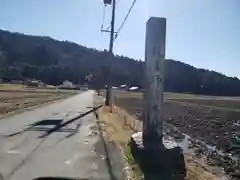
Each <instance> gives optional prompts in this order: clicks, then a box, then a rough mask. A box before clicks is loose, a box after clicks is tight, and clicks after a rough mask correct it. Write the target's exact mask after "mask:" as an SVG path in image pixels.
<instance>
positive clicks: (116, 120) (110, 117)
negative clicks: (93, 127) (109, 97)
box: [95, 96, 142, 180]
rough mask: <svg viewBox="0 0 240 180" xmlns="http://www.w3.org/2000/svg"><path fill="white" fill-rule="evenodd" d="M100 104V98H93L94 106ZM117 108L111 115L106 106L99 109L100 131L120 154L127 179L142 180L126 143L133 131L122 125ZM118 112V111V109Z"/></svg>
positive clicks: (126, 125)
mask: <svg viewBox="0 0 240 180" xmlns="http://www.w3.org/2000/svg"><path fill="white" fill-rule="evenodd" d="M99 103H102V100H101V98H100V97H97V96H96V97H95V106H97V105H99ZM116 108H117V107H115V108H114V111H113V113H110V109H109V108H108V107H106V106H103V107H102V108H100V109H99V110H98V111H97V113H98V116H99V121H100V124H101V131H102V132H103V135H104V138H106V140H107V141H110V142H111V141H112V142H114V143H115V144H116V145H117V146H118V148H119V149H120V150H121V152H122V156H123V158H124V162H125V164H124V167H125V169H124V171H125V175H126V176H127V179H129V180H131V179H135V180H137V179H142V172H141V170H140V168H139V167H138V165H137V164H136V163H135V161H134V159H133V157H132V155H131V151H130V147H129V146H128V142H129V140H130V138H131V135H132V133H133V130H132V129H131V128H129V126H128V124H124V121H122V119H121V116H120V115H119V114H118V113H117V109H116ZM118 110H119V111H120V109H118Z"/></svg>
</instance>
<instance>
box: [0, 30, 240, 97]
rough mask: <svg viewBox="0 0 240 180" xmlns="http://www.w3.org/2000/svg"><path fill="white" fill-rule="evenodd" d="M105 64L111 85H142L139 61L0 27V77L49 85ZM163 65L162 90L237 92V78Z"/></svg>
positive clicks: (97, 74) (100, 70)
mask: <svg viewBox="0 0 240 180" xmlns="http://www.w3.org/2000/svg"><path fill="white" fill-rule="evenodd" d="M109 64H110V65H111V67H112V76H111V77H112V80H113V83H114V84H115V85H121V84H129V85H139V86H141V85H142V81H143V75H144V72H143V69H144V63H143V62H142V61H139V60H138V61H137V60H134V59H131V58H128V57H124V56H115V57H113V58H112V59H111V60H109V58H107V53H106V52H102V51H98V50H96V49H90V48H86V47H84V46H81V45H78V44H75V43H72V42H68V41H57V40H54V39H52V38H49V37H41V36H29V35H23V34H19V33H11V32H8V31H2V30H0V78H1V79H3V80H13V79H15V80H16V79H26V78H34V79H39V80H42V81H43V82H45V83H47V84H53V85H57V84H60V83H62V81H64V80H71V81H73V82H74V83H84V81H85V76H86V75H89V74H93V75H95V77H102V73H103V70H104V67H105V66H106V65H109ZM165 67H166V69H165V81H164V83H165V91H171V92H190V93H199V94H211V95H232V96H234V95H240V80H239V79H237V78H231V77H227V76H225V75H222V74H220V73H217V72H214V71H208V70H204V69H197V68H195V67H192V66H190V65H187V64H184V63H182V62H179V61H174V60H166V63H165ZM103 79H104V78H103Z"/></svg>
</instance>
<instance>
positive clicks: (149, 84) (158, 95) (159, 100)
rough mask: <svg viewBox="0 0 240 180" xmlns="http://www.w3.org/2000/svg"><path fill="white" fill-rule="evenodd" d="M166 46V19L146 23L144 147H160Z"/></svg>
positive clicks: (151, 20)
mask: <svg viewBox="0 0 240 180" xmlns="http://www.w3.org/2000/svg"><path fill="white" fill-rule="evenodd" d="M165 44H166V19H165V18H157V17H151V18H150V19H149V20H148V21H147V27H146V41H145V64H146V67H145V87H144V90H145V92H144V103H145V108H144V112H143V113H144V119H143V143H144V146H145V147H147V146H162V144H163V143H162V119H161V115H162V104H163V74H164V64H163V63H164V59H165Z"/></svg>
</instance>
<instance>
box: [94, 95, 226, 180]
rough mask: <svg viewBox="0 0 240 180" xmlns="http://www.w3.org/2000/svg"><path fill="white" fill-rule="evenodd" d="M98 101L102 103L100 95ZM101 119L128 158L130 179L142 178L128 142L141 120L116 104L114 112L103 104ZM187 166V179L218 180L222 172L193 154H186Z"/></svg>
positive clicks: (106, 131) (110, 137)
mask: <svg viewBox="0 0 240 180" xmlns="http://www.w3.org/2000/svg"><path fill="white" fill-rule="evenodd" d="M96 101H97V102H98V103H100V101H101V100H99V97H97V98H96ZM98 115H99V119H100V121H101V124H102V128H101V130H102V131H103V133H104V135H105V136H106V137H107V138H108V139H109V140H110V141H113V142H115V143H116V144H117V145H118V147H119V148H120V149H122V151H123V154H124V156H125V160H126V166H125V167H126V171H127V172H126V173H127V175H128V178H129V179H142V172H141V170H140V168H139V167H138V165H137V164H136V162H135V160H134V159H133V157H132V155H131V152H130V148H129V147H128V142H129V140H130V137H131V135H132V134H133V133H134V131H137V130H138V129H141V124H139V123H138V122H139V121H136V119H135V118H134V117H132V116H130V115H129V114H128V113H127V112H126V111H125V110H123V109H121V108H119V107H117V106H115V107H114V109H113V111H112V113H110V110H109V108H108V107H105V106H103V107H102V108H101V109H99V111H98ZM184 156H185V163H186V167H187V178H186V180H218V179H221V177H222V174H221V173H219V171H217V170H215V171H214V170H213V169H212V168H210V167H209V166H208V165H207V164H205V163H204V162H203V161H201V160H200V159H197V158H196V157H194V156H192V154H187V153H185V154H184Z"/></svg>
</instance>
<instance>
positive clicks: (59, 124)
mask: <svg viewBox="0 0 240 180" xmlns="http://www.w3.org/2000/svg"><path fill="white" fill-rule="evenodd" d="M99 134H100V133H99V130H98V126H97V121H96V116H95V114H94V111H93V91H87V92H83V93H81V94H78V95H75V96H73V97H70V98H68V99H65V100H60V101H57V102H55V103H53V104H49V105H46V106H44V107H40V108H37V109H34V110H31V111H26V112H23V113H21V114H17V115H13V116H10V117H6V118H4V119H0V176H1V177H0V179H1V178H2V179H4V180H32V179H34V178H37V177H46V176H52V177H71V178H76V179H77V178H79V179H81V178H82V179H84V178H86V179H101V180H112V179H115V178H113V177H112V176H113V175H112V174H111V172H110V171H111V169H109V163H107V162H106V161H107V160H108V158H107V157H106V152H105V149H104V143H103V142H102V140H101V137H100V135H99Z"/></svg>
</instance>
